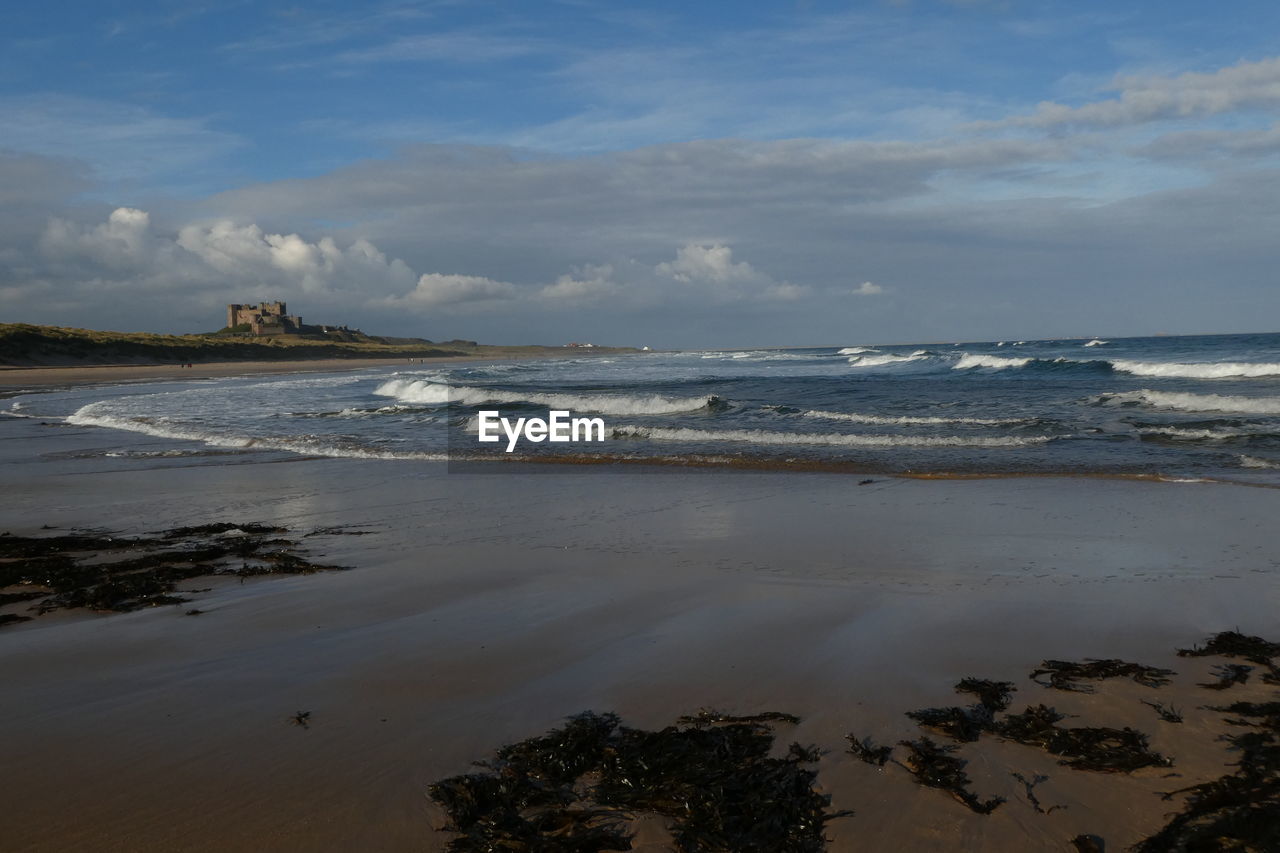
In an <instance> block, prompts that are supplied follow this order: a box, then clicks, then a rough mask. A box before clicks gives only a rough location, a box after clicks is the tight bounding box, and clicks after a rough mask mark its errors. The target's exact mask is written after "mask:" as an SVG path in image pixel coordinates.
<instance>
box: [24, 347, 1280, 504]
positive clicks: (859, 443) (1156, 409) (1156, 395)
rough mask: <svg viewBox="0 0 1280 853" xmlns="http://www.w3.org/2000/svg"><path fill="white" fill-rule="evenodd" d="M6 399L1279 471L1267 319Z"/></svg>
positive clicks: (319, 438) (846, 452)
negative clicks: (481, 420)
mask: <svg viewBox="0 0 1280 853" xmlns="http://www.w3.org/2000/svg"><path fill="white" fill-rule="evenodd" d="M5 406H6V407H7V411H8V413H9V414H12V415H19V416H27V417H38V418H59V419H65V420H66V421H67V422H69V423H71V424H74V425H83V426H97V427H107V428H112V429H116V430H125V431H128V432H132V433H135V434H137V435H139V436H149V437H151V438H159V439H176V440H177V442H161V443H160V444H147V445H145V446H137V447H133V448H132V449H130V447H124V446H122V447H121V448H116V449H114V450H112V451H109V452H114V453H117V454H125V455H128V454H130V453H135V454H144V455H145V454H170V455H181V454H191V455H200V456H204V455H205V454H206V453H207V452H208V451H210V450H217V451H221V452H223V454H224V455H226V452H227V451H231V452H232V453H233V454H235V453H239V452H246V453H253V454H262V453H275V454H281V453H283V454H288V455H292V454H304V455H319V456H340V457H366V458H381V459H387V460H406V459H443V458H446V457H449V458H455V459H456V458H468V457H473V456H476V455H480V454H485V455H488V456H490V457H493V456H496V457H498V458H501V459H503V460H504V461H510V460H514V459H516V458H529V457H546V456H548V455H556V456H575V455H576V456H588V457H591V458H593V459H598V460H601V461H613V460H617V459H637V458H640V459H651V458H656V459H661V460H665V461H668V462H677V463H678V462H696V463H698V464H713V465H714V464H735V465H741V464H761V465H766V466H778V465H781V466H785V465H787V464H800V465H808V466H813V465H819V466H821V465H832V466H842V467H847V468H852V469H854V470H865V471H870V472H877V471H878V472H914V473H1060V472H1069V473H1105V474H1146V475H1158V476H1163V477H1170V478H1226V479H1233V480H1237V481H1244V482H1252V483H1260V484H1269V485H1280V335H1277V334H1271V335H1216V336H1203V337H1159V338H1127V339H1112V340H1106V341H1103V340H1099V339H1077V340H1055V341H1006V342H987V343H958V344H927V345H916V344H912V345H902V346H870V345H851V346H848V347H826V348H810V349H793V350H741V351H716V352H685V353H648V354H643V355H636V356H609V357H583V358H567V359H555V360H545V361H523V362H512V363H504V364H483V365H477V364H474V363H472V364H448V365H439V366H417V365H414V366H409V365H406V369H404V370H398V371H395V370H390V369H385V368H381V369H366V370H362V371H359V372H354V373H344V374H338V375H321V376H316V375H307V376H298V375H294V376H285V377H271V378H263V377H255V378H231V379H217V380H207V381H196V382H185V383H164V384H155V385H145V386H137V385H134V386H116V387H104V388H81V389H76V390H74V391H66V392H57V393H50V394H32V395H24V396H19V397H17V398H14V399H12V400H9V401H6V403H5ZM481 409H497V410H499V411H501V413H502V414H503V415H504V416H508V417H511V418H515V417H536V416H540V417H546V413H547V411H548V410H551V409H564V410H568V411H571V412H573V413H574V414H575V415H590V416H599V417H600V418H601V419H602V420H603V421H604V424H605V441H603V442H593V443H580V444H550V443H541V444H533V443H529V442H522V443H521V444H520V445H519V446H518V447H517V450H516V452H515V453H513V454H510V455H508V454H505V453H503V452H502V448H503V447H505V442H501V443H499V446H498V447H497V448H496V449H495V446H494V445H491V444H488V445H481V444H480V443H478V441H477V440H476V439H477V437H476V421H475V415H476V412H477V411H479V410H481Z"/></svg>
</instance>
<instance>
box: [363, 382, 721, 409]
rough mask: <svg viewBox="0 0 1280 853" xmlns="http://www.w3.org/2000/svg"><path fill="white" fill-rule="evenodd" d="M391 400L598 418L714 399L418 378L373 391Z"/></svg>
mask: <svg viewBox="0 0 1280 853" xmlns="http://www.w3.org/2000/svg"><path fill="white" fill-rule="evenodd" d="M373 393H375V394H379V395H381V396H383V397H395V398H396V399H397V400H399V401H401V402H402V403H424V404H428V405H444V404H446V403H450V402H453V403H461V404H462V405H464V406H478V405H482V404H484V403H532V404H533V405H536V406H546V407H547V408H549V409H565V410H568V411H571V412H596V413H598V414H602V415H673V414H677V413H679V412H693V411H697V410H698V409H702V408H705V407H706V406H708V405H710V404H711V403H712V402H713V401H714V400H715V398H714V397H713V396H710V395H708V396H706V397H663V396H661V395H658V394H643V395H633V396H621V395H611V394H566V393H558V394H544V393H541V392H538V391H503V390H501V389H497V388H477V387H474V386H470V385H445V384H443V383H439V382H427V381H423V380H418V379H392V380H389V381H387V382H384V383H383V384H381V385H379V386H378V388H377V389H376V390H375V391H374V392H373Z"/></svg>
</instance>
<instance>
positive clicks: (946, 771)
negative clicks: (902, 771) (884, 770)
mask: <svg viewBox="0 0 1280 853" xmlns="http://www.w3.org/2000/svg"><path fill="white" fill-rule="evenodd" d="M899 744H900V745H901V746H905V747H906V748H907V750H908V755H907V763H906V765H905V766H906V768H907V770H909V771H911V775H912V776H914V777H916V781H917V782H919V783H920V784H921V785H925V786H927V787H930V788H938V789H941V790H943V791H946V792H947V793H948V794H950V795H951V796H952V797H954V798H955V799H956V800H957V801H958V802H960V803H963V804H964V805H965V806H967V807H968V808H969V810H970V811H973V812H976V813H977V814H983V815H985V814H991V813H992V812H993V811H995V810H996V809H997V808H998V807H999V806H1000V804H1001V803H1003V802H1004V798H1003V797H992V798H991V799H989V800H982V799H979V798H978V796H977V795H976V794H974V793H973V792H972V791H970V790H969V784H970V779H969V774H967V773H965V772H964V767H965V765H966V764H968V762H967V761H965V760H964V759H963V758H956V757H955V756H954V755H952V754H951V753H953V752H955V751H956V749H957V747H954V746H944V745H941V744H937V743H934V742H933V741H932V740H930V739H929V738H927V737H922V738H920V739H919V740H904V741H899Z"/></svg>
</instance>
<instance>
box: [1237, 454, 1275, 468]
mask: <svg viewBox="0 0 1280 853" xmlns="http://www.w3.org/2000/svg"><path fill="white" fill-rule="evenodd" d="M1240 467H1241V468H1267V469H1280V461H1277V460H1274V459H1263V458H1262V457H1261V456H1246V455H1245V454H1241V455H1240Z"/></svg>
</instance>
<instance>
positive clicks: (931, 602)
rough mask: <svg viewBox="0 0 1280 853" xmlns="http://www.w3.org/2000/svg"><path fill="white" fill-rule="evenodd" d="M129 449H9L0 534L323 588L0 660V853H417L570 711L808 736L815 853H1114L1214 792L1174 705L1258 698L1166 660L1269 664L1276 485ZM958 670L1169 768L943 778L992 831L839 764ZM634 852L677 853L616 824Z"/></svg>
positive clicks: (984, 770) (974, 766)
mask: <svg viewBox="0 0 1280 853" xmlns="http://www.w3.org/2000/svg"><path fill="white" fill-rule="evenodd" d="M139 442H146V444H145V446H146V447H148V448H153V449H154V448H159V447H170V446H172V447H178V446H190V445H191V444H192V443H191V442H179V441H176V440H172V439H157V438H154V437H150V436H142V437H139V436H136V435H130V434H126V433H121V432H118V431H114V430H104V429H100V428H94V427H84V426H72V425H68V424H64V423H49V422H41V421H39V420H36V419H32V418H0V454H2V456H0V463H2V464H0V488H3V491H4V493H5V494H7V495H20V496H22V499H21V500H20V501H16V502H6V508H5V512H4V522H3V529H4V530H6V531H8V532H10V533H12V534H14V535H32V536H36V535H53V534H54V533H57V532H60V531H66V530H68V529H71V528H97V529H108V530H110V531H114V532H116V533H119V534H141V533H146V532H148V531H155V530H159V529H162V528H172V527H178V526H183V525H198V524H207V523H211V522H232V523H245V524H249V523H259V524H270V525H277V526H280V527H284V528H288V529H289V530H291V531H294V532H295V533H296V534H298V535H299V536H302V535H305V534H306V533H307V532H312V531H317V530H325V529H330V528H334V527H340V528H343V529H344V530H345V531H346V532H348V533H351V532H359V533H362V534H364V535H358V536H356V535H342V534H340V533H336V532H332V531H331V532H330V533H329V534H328V535H320V536H316V537H312V538H306V539H301V540H300V541H302V542H303V543H304V544H305V547H306V548H307V549H308V552H309V553H311V554H312V555H314V556H315V557H316V558H317V559H321V558H322V559H323V561H324V562H326V563H331V564H335V565H342V566H347V567H350V568H349V570H347V571H341V572H332V573H322V574H316V575H305V576H290V577H283V578H261V579H249V580H247V581H246V582H243V583H237V582H234V581H228V580H226V579H222V580H215V581H212V582H209V583H204V582H200V583H195V582H192V583H188V584H184V585H183V586H184V588H185V587H200V588H205V587H211V588H210V589H209V591H207V592H201V593H194V594H192V595H191V596H190V598H191V602H192V603H191V604H188V605H179V606H167V607H155V608H147V609H143V610H138V611H135V612H131V613H123V614H109V615H108V614H86V613H84V612H83V611H58V612H55V613H52V614H50V615H48V616H41V617H39V618H37V619H33V620H32V621H30V622H27V623H23V624H19V625H12V626H7V627H4V628H3V629H0V684H3V685H4V688H3V694H4V699H5V701H4V705H5V710H6V715H7V725H6V726H5V727H4V729H3V732H2V733H0V768H2V770H3V773H4V776H5V778H6V779H7V780H9V782H10V785H9V786H8V789H9V802H8V803H7V809H6V811H7V813H8V814H7V820H6V845H7V846H8V847H9V848H10V849H15V850H49V851H53V850H59V851H63V850H90V849H92V850H120V851H124V850H191V851H197V850H226V849H257V850H279V851H289V850H314V849H361V850H406V849H429V850H435V849H444V847H445V845H446V844H447V842H448V839H449V838H450V837H451V836H450V835H449V834H448V833H442V832H439V831H438V829H439V828H440V827H441V826H443V825H444V824H445V822H446V818H445V816H444V813H443V812H442V810H441V809H440V808H439V807H438V806H437V805H436V804H435V803H433V802H432V801H431V800H430V799H429V797H428V793H427V792H428V788H429V786H430V785H431V784H432V783H434V782H437V781H439V780H441V779H444V778H446V777H450V776H454V775H457V774H462V773H467V772H471V771H474V770H475V768H474V767H472V762H474V761H479V760H483V759H486V758H490V757H492V754H493V751H494V750H495V749H497V748H498V747H500V746H502V745H503V744H507V743H510V742H513V741H517V740H521V739H524V738H528V737H532V736H535V735H538V734H541V733H543V732H546V731H547V730H549V729H551V728H553V727H555V726H557V725H560V724H562V723H563V721H564V719H565V718H566V717H568V716H570V715H573V714H577V713H579V712H582V711H586V710H594V711H599V712H604V711H612V712H616V713H618V714H619V715H621V717H622V718H623V719H624V720H625V721H626V722H627V723H628V724H630V725H635V726H640V727H644V728H655V729H656V728H660V727H662V726H665V725H669V724H671V723H672V722H673V721H674V720H675V718H676V717H677V716H679V715H682V714H693V713H696V712H697V711H698V710H699V709H703V708H715V709H720V710H723V711H726V712H729V713H739V714H752V713H759V712H763V711H779V712H786V713H790V714H795V715H797V716H799V717H800V719H801V721H800V723H799V724H797V725H794V726H789V725H781V726H778V727H777V731H778V742H779V745H780V746H785V744H786V743H789V742H791V741H792V740H795V741H798V742H800V743H802V744H814V745H817V746H818V747H819V748H820V749H821V750H822V755H821V758H820V759H819V761H818V762H817V763H816V765H815V769H816V771H817V774H818V775H817V785H818V789H819V790H820V791H821V792H823V793H825V794H829V795H831V797H832V801H831V807H832V809H852V810H854V812H855V814H853V815H852V816H849V817H842V818H839V819H836V820H833V821H831V822H830V823H829V824H827V826H826V835H827V837H828V838H829V839H830V844H829V845H828V849H831V850H863V849H865V850H879V849H888V848H891V847H898V848H901V849H906V850H921V851H934V850H936V851H944V850H946V851H950V850H956V849H965V850H975V851H976V850H983V851H1005V850H1030V849H1053V850H1059V849H1070V847H1069V844H1070V840H1071V839H1072V838H1075V837H1077V836H1079V835H1081V834H1088V835H1096V836H1098V837H1101V838H1104V839H1106V842H1107V845H1108V846H1107V847H1106V849H1107V850H1113V849H1115V850H1120V849H1125V848H1126V847H1128V846H1129V845H1131V844H1134V843H1136V842H1137V841H1139V840H1140V839H1141V838H1144V837H1146V836H1148V835H1150V834H1152V833H1154V832H1155V831H1157V830H1158V829H1159V828H1160V827H1161V826H1163V825H1164V823H1165V822H1166V820H1167V816H1168V814H1169V813H1170V812H1172V811H1174V810H1175V808H1176V805H1177V804H1176V802H1175V803H1170V802H1167V801H1162V800H1161V799H1160V797H1159V796H1158V792H1161V791H1167V790H1171V789H1173V788H1183V787H1186V786H1188V785H1191V784H1195V783H1196V782H1201V781H1205V780H1207V779H1211V778H1214V777H1216V776H1219V775H1222V774H1224V773H1228V772H1230V768H1229V767H1228V764H1229V763H1230V762H1231V761H1232V760H1233V757H1232V754H1231V753H1230V752H1228V751H1227V748H1226V746H1225V745H1224V744H1222V743H1218V742H1215V740H1214V737H1215V736H1216V734H1217V733H1219V732H1220V731H1223V730H1225V728H1224V724H1223V723H1222V722H1221V719H1220V717H1221V715H1217V714H1214V713H1212V712H1209V711H1204V710H1201V706H1204V705H1206V704H1213V703H1214V702H1216V701H1217V700H1225V701H1236V700H1239V699H1252V700H1255V701H1264V700H1266V699H1268V698H1270V699H1274V693H1275V689H1274V688H1273V687H1268V686H1266V685H1264V684H1260V683H1259V681H1258V679H1257V678H1256V677H1255V678H1254V679H1253V680H1251V681H1249V682H1248V683H1246V684H1241V685H1237V686H1235V687H1232V688H1231V690H1230V691H1228V692H1224V693H1216V692H1210V691H1207V690H1206V689H1205V688H1202V687H1198V686H1197V684H1199V683H1203V682H1205V681H1211V680H1212V675H1211V672H1210V670H1211V669H1212V666H1213V665H1214V664H1219V663H1222V660H1219V659H1214V658H1179V657H1177V656H1176V654H1175V650H1176V649H1178V648H1184V647H1190V646H1192V645H1194V644H1196V643H1201V642H1203V641H1204V640H1205V639H1206V638H1207V637H1208V636H1209V635H1211V634H1213V633H1214V632H1217V631H1225V630H1231V629H1238V630H1239V631H1241V632H1243V633H1246V634H1258V635H1261V636H1263V637H1267V638H1268V639H1272V640H1275V639H1277V635H1280V625H1278V624H1277V620H1276V617H1275V614H1276V613H1277V612H1280V583H1278V582H1277V579H1278V577H1280V541H1278V540H1277V537H1275V535H1274V519H1275V518H1276V517H1278V516H1280V491H1277V490H1274V489H1267V488H1245V487H1241V486H1236V485H1228V484H1217V483H1166V482H1145V481H1137V480H1125V479H1114V478H1113V479H1099V478H1086V477H1052V478H1049V477H1018V478H991V479H980V480H921V479H909V478H895V477H876V478H871V479H873V482H870V483H865V484H862V485H860V483H862V479H861V478H858V477H854V476H849V475H842V474H824V473H794V472H755V471H735V470H706V469H690V470H685V469H672V468H644V467H624V468H618V469H616V470H607V471H601V470H597V469H593V470H592V471H590V472H583V471H581V470H576V469H573V468H564V467H557V466H539V465H512V466H505V467H504V468H502V469H501V470H496V471H494V472H492V473H473V474H459V473H449V472H448V469H447V467H446V466H445V465H444V464H442V463H436V462H429V461H421V462H411V461H403V460H401V461H395V462H391V461H386V460H376V459H353V458H317V457H314V456H305V455H292V456H288V457H283V458H277V457H271V461H269V462H263V461H257V459H256V457H255V456H254V455H253V454H244V455H237V456H233V457H231V458H227V459H224V458H219V457H216V456H209V457H202V456H199V455H182V456H171V457H167V456H163V455H154V456H150V457H143V456H141V455H135V456H134V457H131V458H114V457H108V456H104V455H102V454H101V453H99V452H97V451H100V450H101V449H102V448H103V447H105V446H112V445H120V446H127V447H142V446H143V445H140V444H138V443H139ZM89 451H92V452H89ZM45 525H47V526H49V527H50V528H54V530H53V531H47V530H46V531H42V527H43V526H45ZM189 608H198V609H199V610H200V611H201V613H199V614H198V615H191V616H188V615H186V613H187V611H188V609H189ZM1084 658H1121V659H1124V660H1126V661H1137V662H1140V663H1142V664H1144V665H1148V666H1152V667H1161V668H1168V669H1171V670H1174V671H1176V673H1177V674H1176V675H1175V676H1173V677H1172V681H1171V683H1170V684H1169V685H1167V686H1165V687H1162V688H1160V689H1158V690H1156V689H1152V688H1149V687H1144V686H1142V685H1139V684H1135V683H1133V682H1132V681H1129V680H1125V679H1113V680H1108V681H1103V682H1098V683H1097V684H1096V685H1095V686H1096V688H1097V692H1096V693H1091V694H1086V693H1066V692H1063V691H1056V690H1049V689H1047V688H1045V687H1043V686H1041V685H1039V684H1037V683H1036V682H1034V681H1032V680H1030V679H1029V678H1028V675H1029V673H1031V672H1032V671H1033V670H1035V669H1036V668H1037V667H1038V666H1039V664H1040V663H1041V661H1042V660H1044V659H1063V660H1082V659H1084ZM968 676H973V677H978V678H985V679H996V680H1005V681H1009V682H1012V683H1013V684H1014V685H1015V686H1016V693H1015V694H1014V696H1013V705H1014V707H1015V708H1016V709H1018V710H1021V709H1022V707H1023V706H1024V705H1030V704H1035V703H1038V702H1044V703H1046V704H1049V705H1053V706H1055V707H1057V708H1058V709H1059V710H1060V711H1062V712H1065V713H1072V714H1079V715H1080V718H1079V720H1077V721H1075V722H1076V723H1077V724H1088V725H1107V726H1115V727H1121V726H1131V727H1134V728H1136V729H1139V730H1141V731H1143V732H1145V733H1147V734H1149V735H1150V743H1151V746H1152V748H1153V749H1154V750H1156V751H1157V752H1159V753H1161V754H1162V755H1167V756H1170V757H1172V759H1173V766H1172V767H1171V768H1167V767H1149V768H1145V769H1142V770H1138V771H1135V772H1133V773H1131V774H1116V773H1094V772H1087V771H1080V770H1075V769H1071V768H1065V767H1062V766H1060V765H1059V764H1058V763H1057V761H1056V760H1055V759H1054V757H1053V756H1050V755H1047V754H1045V753H1043V752H1040V751H1037V750H1032V749H1028V748H1027V747H1025V746H1022V745H1020V744H1015V743H1010V742H1007V741H1005V740H1001V739H997V738H994V737H986V738H983V739H982V740H980V741H978V742H976V743H969V744H963V745H962V747H961V750H960V752H958V753H957V754H959V755H962V756H963V757H965V758H966V759H967V760H968V761H969V766H968V772H969V774H970V776H971V777H972V778H973V786H974V788H975V789H977V791H978V792H979V793H980V794H981V795H982V796H983V797H994V796H1000V797H1004V798H1005V799H1006V800H1007V802H1005V803H1004V804H1003V805H1002V806H1001V807H1000V808H998V809H997V810H995V811H994V812H993V813H992V814H990V815H978V814H975V813H972V812H970V811H968V810H966V809H965V808H964V807H963V806H961V805H960V804H958V803H957V802H955V801H954V800H953V799H951V798H950V797H948V796H947V795H946V793H945V792H942V791H939V790H936V789H932V788H927V787H923V786H920V785H917V784H915V782H914V781H913V780H912V778H911V777H910V775H909V774H907V773H906V772H905V771H904V770H903V768H902V767H901V765H900V764H898V763H890V764H889V765H887V766H886V767H883V768H879V767H873V766H870V765H868V764H865V763H863V762H860V761H858V760H857V759H856V758H855V757H854V756H852V755H850V754H848V753H847V752H846V747H847V742H846V740H845V735H846V734H850V733H852V734H856V735H857V736H858V737H859V738H861V737H869V738H872V739H873V740H874V741H876V742H877V743H882V744H890V745H892V744H894V743H896V742H897V741H898V740H900V739H904V738H912V737H917V736H918V735H919V734H920V732H921V730H920V729H919V728H918V727H917V725H916V724H915V723H914V722H913V721H912V720H910V719H908V718H907V717H906V716H904V712H905V711H907V710H911V709H919V708H925V707H929V706H942V705H951V704H956V703H960V702H962V699H961V698H959V697H957V696H956V694H955V693H954V691H953V685H955V683H956V682H958V681H959V680H960V679H961V678H964V677H968ZM1141 699H1159V700H1160V701H1162V702H1165V703H1170V704H1172V705H1173V706H1175V707H1177V708H1178V709H1180V710H1181V711H1182V712H1183V714H1184V716H1185V722H1184V723H1183V724H1181V725H1171V724H1168V723H1164V722H1162V721H1161V720H1159V719H1158V718H1157V716H1156V715H1155V714H1154V713H1153V711H1152V710H1151V708H1150V707H1148V706H1146V705H1143V704H1142V703H1141V702H1140V701H1139V700H1141ZM303 713H305V714H307V716H306V717H305V722H306V725H305V726H304V725H300V724H298V723H297V722H296V719H295V718H296V717H297V716H298V715H300V714H303ZM939 739H940V740H941V738H939ZM900 758H901V756H899V759H900ZM1013 772H1019V773H1021V774H1022V775H1023V776H1024V777H1025V778H1028V779H1031V778H1033V777H1034V776H1035V775H1036V774H1040V775H1044V776H1047V777H1048V779H1047V780H1046V781H1044V782H1043V783H1041V784H1039V785H1038V786H1037V787H1036V788H1035V792H1036V794H1037V796H1038V798H1039V800H1040V801H1041V802H1042V803H1043V804H1044V805H1045V807H1046V808H1048V807H1049V806H1051V805H1059V806H1063V808H1059V809H1054V810H1052V811H1050V812H1049V813H1048V814H1043V813H1041V811H1040V810H1037V809H1036V808H1033V807H1032V805H1031V803H1030V801H1029V800H1028V798H1027V796H1026V791H1025V790H1024V789H1023V787H1022V784H1021V783H1020V782H1019V781H1017V780H1016V779H1015V778H1014V777H1013V776H1012V775H1011V773H1013ZM1170 773H1177V774H1179V776H1178V777H1177V778H1170V777H1169V775H1168V774H1170ZM635 849H647V850H661V849H669V841H668V840H667V837H666V836H665V835H664V830H663V829H662V828H661V826H660V825H651V824H642V826H641V831H640V834H639V835H638V837H637V844H636V848H635Z"/></svg>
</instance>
